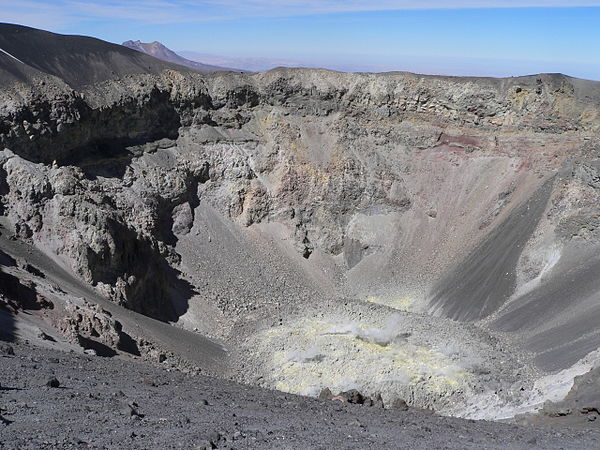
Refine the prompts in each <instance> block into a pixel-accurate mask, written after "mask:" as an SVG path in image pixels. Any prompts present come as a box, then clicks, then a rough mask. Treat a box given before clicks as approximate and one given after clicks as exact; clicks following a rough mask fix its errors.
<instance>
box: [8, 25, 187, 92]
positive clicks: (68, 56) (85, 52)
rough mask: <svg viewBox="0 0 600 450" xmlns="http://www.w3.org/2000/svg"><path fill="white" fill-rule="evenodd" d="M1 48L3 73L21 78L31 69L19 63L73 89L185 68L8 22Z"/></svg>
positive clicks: (102, 43)
mask: <svg viewBox="0 0 600 450" xmlns="http://www.w3.org/2000/svg"><path fill="white" fill-rule="evenodd" d="M0 49H2V50H3V52H0V54H1V56H0V57H1V58H2V61H0V64H1V68H2V71H3V72H9V73H12V74H13V75H14V76H16V77H17V78H20V77H19V76H18V75H17V74H18V73H19V72H21V71H25V72H26V71H30V70H31V69H28V68H22V67H21V65H20V64H19V63H22V64H24V65H25V66H30V67H31V68H33V69H36V70H39V71H41V72H43V73H47V74H49V75H53V76H56V77H58V78H60V79H61V80H63V81H64V82H66V83H67V84H68V85H69V86H71V87H73V88H79V87H81V86H84V85H89V84H94V83H100V82H103V81H106V80H114V79H118V78H120V77H122V76H125V75H130V74H143V73H144V74H148V73H154V74H157V73H160V72H162V71H163V70H165V69H168V68H171V69H178V70H185V69H182V68H181V67H179V66H177V65H175V64H170V63H168V62H164V61H160V60H158V59H156V58H152V57H150V56H147V55H144V54H140V53H139V52H135V51H133V50H131V49H128V48H125V47H123V46H121V45H116V44H111V43H109V42H105V41H101V40H100V39H95V38H91V37H87V36H67V35H61V34H56V33H50V32H48V31H43V30H38V29H35V28H29V27H25V26H22V25H15V24H8V23H0ZM9 55H11V56H12V58H11V57H10V56H9Z"/></svg>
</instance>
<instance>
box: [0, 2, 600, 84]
mask: <svg viewBox="0 0 600 450" xmlns="http://www.w3.org/2000/svg"><path fill="white" fill-rule="evenodd" d="M0 6H1V7H2V8H3V16H2V20H3V21H6V22H13V23H20V24H23V25H28V26H33V27H38V28H43V29H47V30H49V31H54V32H58V33H65V34H82V35H89V36H94V37H98V38H100V39H104V40H107V41H110V42H114V43H119V44H120V43H121V42H123V41H126V40H130V39H131V40H141V41H143V42H152V41H159V42H161V43H163V44H164V45H165V46H167V47H169V48H170V49H172V50H174V51H176V52H178V53H182V54H183V56H186V54H187V55H188V56H187V57H189V55H190V54H192V53H199V54H204V55H214V56H215V57H219V58H221V59H224V60H226V59H229V60H232V62H235V60H236V59H239V58H246V59H248V58H249V59H254V60H262V63H264V64H267V65H268V62H269V61H270V60H275V61H284V62H287V63H289V64H281V65H299V66H307V67H324V68H330V69H334V70H344V71H369V72H382V71H393V70H398V71H410V72H418V73H424V74H440V75H461V76H496V77H508V76H520V75H529V74H535V73H549V72H560V73H564V74H567V75H570V76H574V77H579V78H587V79H593V80H600V58H599V57H598V56H596V55H597V47H598V44H600V27H599V26H598V24H600V0H598V1H596V0H582V1H562V0H529V1H527V0H523V1H520V0H512V1H511V0H493V1H480V0H447V1H441V0H422V1H416V0H413V1H410V0H399V1H389V0H382V1H370V2H368V1H366V0H350V1H345V2H343V1H341V0H325V1H316V0H308V1H304V2H301V1H296V0H283V1H275V0H250V1H241V0H224V1H221V2H214V1H199V2H189V1H187V0H151V1H130V2H123V1H101V0H97V1H89V2H83V1H75V0H58V1H54V2H46V1H39V0H25V1H23V2H19V3H18V4H14V3H12V2H11V3H9V2H8V1H6V0H0ZM193 59H197V58H193ZM202 62H207V63H211V61H202Z"/></svg>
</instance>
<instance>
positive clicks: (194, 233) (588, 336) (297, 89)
mask: <svg viewBox="0 0 600 450" xmlns="http://www.w3.org/2000/svg"><path fill="white" fill-rule="evenodd" d="M107 45H108V44H107ZM2 48H4V47H2ZM5 50H6V51H11V50H12V51H15V49H14V48H8V46H7V48H5ZM11 54H12V52H11ZM15 57H17V58H19V59H20V56H19V55H15ZM0 58H3V59H0V62H1V63H2V78H1V79H2V80H6V82H5V84H6V89H5V90H4V91H3V92H2V93H1V94H0V95H1V96H2V99H1V104H2V108H1V109H0V143H1V144H2V147H4V148H5V150H4V151H3V152H2V156H1V160H0V163H1V177H0V178H1V179H0V189H1V191H0V193H1V194H2V198H3V215H4V218H3V223H4V224H5V228H4V231H3V232H4V233H7V234H10V235H14V236H15V237H16V239H18V240H20V241H23V242H26V243H27V244H28V245H33V246H35V247H37V250H36V251H40V252H42V253H43V254H45V255H46V257H47V258H49V260H51V261H53V262H54V264H56V266H57V267H59V268H61V270H63V271H66V272H68V273H70V274H71V275H72V276H74V277H77V278H78V279H79V280H80V281H81V282H84V283H85V284H87V285H88V286H91V287H93V288H94V289H95V295H98V296H103V297H104V298H107V299H110V300H112V301H113V302H115V303H116V304H117V305H120V306H122V307H125V308H127V309H129V310H132V311H134V312H136V313H140V314H142V315H144V316H149V317H152V318H154V319H157V320H159V321H164V322H171V323H173V324H175V326H176V327H182V328H185V329H188V330H190V331H195V333H190V334H189V336H192V337H194V335H197V334H198V333H200V335H204V336H208V337H211V338H213V339H217V340H223V341H225V342H226V345H227V346H228V348H229V350H230V356H229V358H228V360H227V367H226V368H225V369H218V370H219V371H220V374H221V375H225V376H229V377H232V378H235V379H240V380H243V381H246V382H249V383H255V384H260V385H263V386H267V387H276V388H279V389H283V390H287V391H291V392H296V393H302V394H310V395H314V394H318V392H319V390H320V389H321V388H323V387H330V388H331V389H332V390H334V389H338V390H343V389H348V388H351V387H356V388H359V389H361V390H363V391H365V392H367V393H369V394H374V393H381V394H382V395H383V397H384V400H385V401H386V402H389V401H391V400H393V399H394V398H396V397H403V398H405V399H406V400H407V401H409V403H411V404H413V405H416V406H420V407H432V408H435V409H438V410H440V411H442V412H444V413H447V414H454V415H460V416H468V417H486V418H506V417H512V416H513V415H515V414H516V413H519V412H525V411H528V410H531V409H535V408H537V407H540V406H541V405H542V404H543V401H544V400H546V399H553V400H558V399H560V398H561V397H562V396H564V395H566V394H567V392H568V391H569V389H570V387H571V385H572V380H573V378H574V377H575V376H577V375H581V374H583V373H585V372H587V371H589V370H591V369H592V368H593V367H594V366H595V364H596V359H595V356H596V355H595V353H593V352H594V351H595V350H596V349H597V348H598V339H599V336H600V328H599V326H598V324H599V323H600V322H599V321H598V320H595V318H596V316H597V314H598V307H597V305H598V296H599V295H600V277H599V276H598V272H597V270H598V260H597V255H598V252H597V249H598V226H597V225H598V213H597V204H598V200H599V199H600V198H599V197H600V182H599V180H600V165H599V164H598V160H599V159H600V139H599V137H598V132H599V129H600V121H599V120H600V119H599V115H598V114H599V111H600V83H595V82H587V81H582V80H574V79H572V78H569V77H566V76H563V75H539V76H531V77H522V78H512V79H464V78H448V77H427V76H418V75H412V74H404V73H390V74H381V75H373V74H343V73H335V72H329V71H319V70H275V71H270V72H267V73H260V74H252V75H250V74H216V75H200V74H195V73H191V72H181V71H176V70H172V68H167V69H165V70H164V71H158V70H157V72H156V73H155V72H154V71H146V70H145V69H144V70H142V68H139V67H138V68H136V69H135V70H137V71H138V72H137V73H136V72H135V70H134V69H132V70H133V72H131V71H125V72H123V73H115V74H112V75H110V76H109V77H108V78H106V77H104V78H103V80H102V81H101V82H97V81H96V78H94V77H93V76H92V77H91V78H90V77H88V78H86V79H85V80H83V81H78V82H77V83H74V82H73V79H72V77H71V74H70V71H69V70H66V72H64V71H63V70H62V69H63V68H62V67H61V68H60V70H55V69H56V67H57V66H55V65H53V66H52V67H46V66H44V65H42V64H41V63H38V62H37V61H29V62H28V61H17V60H15V59H14V58H11V57H10V56H2V55H0ZM135 58H137V56H136V57H135ZM135 58H134V59H135ZM59 60H60V58H59ZM29 63H31V64H29ZM90 64H91V63H90ZM22 66H24V67H22ZM126 67H133V66H129V65H126ZM15 71H20V72H19V74H23V73H25V75H23V76H14V73H16V72H15ZM92 72H93V71H92ZM100 72H102V71H100ZM11 74H12V75H11ZM70 77H71V78H70ZM74 89H76V90H74ZM5 251H6V252H7V253H10V251H9V250H5ZM11 270H12V269H11ZM48 270H50V269H48ZM57 270H58V269H57ZM69 293H71V292H70V291H69ZM73 295H75V294H73ZM79 295H81V294H79ZM59 297H60V296H57V298H55V301H56V302H59V301H60V298H59ZM88 297H90V295H86V298H88ZM88 300H92V301H94V302H96V299H95V297H94V298H88ZM112 311H113V313H114V314H117V315H120V314H125V313H124V312H123V311H122V309H119V308H117V307H115V308H114V309H113V310H112ZM123 317H125V316H123ZM132 320H134V319H132ZM148 326H149V327H153V326H154V325H151V324H150V322H149V325H148ZM157 327H158V326H157ZM125 328H126V329H125V331H127V332H128V333H130V334H131V335H132V336H133V338H134V339H135V338H136V337H138V336H136V335H135V334H136V333H135V331H134V330H131V329H129V328H127V327H125ZM133 328H134V327H133ZM157 329H158V328H157ZM150 334H151V333H150ZM185 336H188V335H186V334H183V335H182V339H188V337H185ZM200 337H201V336H199V337H198V339H199V338H200ZM190 339H192V338H191V337H190ZM194 339H195V337H194ZM157 341H160V338H158V337H157ZM190 342H191V341H190ZM159 343H160V342H159ZM190 345H193V344H190ZM196 345H199V346H203V348H204V347H210V346H211V344H210V343H209V342H208V341H202V340H199V341H196ZM172 350H173V351H177V349H172ZM217 353H218V352H217V351H216V350H215V351H214V352H212V353H211V352H208V354H211V355H215V354H217ZM201 354H202V352H200V355H201ZM187 356H188V357H189V355H187ZM197 357H198V358H200V356H198V355H197ZM223 358H225V356H223ZM200 359H201V358H200ZM200 359H198V360H197V361H195V362H196V363H197V364H200V365H202V361H201V360H200ZM215 370H217V369H215Z"/></svg>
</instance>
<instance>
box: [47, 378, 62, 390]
mask: <svg viewBox="0 0 600 450" xmlns="http://www.w3.org/2000/svg"><path fill="white" fill-rule="evenodd" d="M46 386H48V387H51V388H57V387H60V381H58V380H57V379H56V378H54V377H53V378H50V379H49V380H48V381H47V382H46Z"/></svg>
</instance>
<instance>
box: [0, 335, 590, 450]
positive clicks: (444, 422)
mask: <svg viewBox="0 0 600 450" xmlns="http://www.w3.org/2000/svg"><path fill="white" fill-rule="evenodd" d="M10 347H11V348H12V349H13V350H14V355H11V354H9V353H11V352H10V351H9V349H8V345H7V344H2V347H1V348H2V352H1V356H0V384H1V385H2V388H1V390H0V407H1V408H2V412H1V414H2V420H1V424H0V448H2V449H13V448H14V449H17V448H19V449H25V448H29V449H39V448H302V449H306V448H450V449H459V448H460V449H463V448H498V449H500V448H502V449H506V448H544V449H548V448H563V449H571V448H572V449H580V448H597V447H598V445H600V434H599V433H598V432H596V431H574V430H547V429H543V428H535V427H520V426H517V425H508V424H501V423H493V422H483V421H481V422H477V421H470V420H460V419H453V418H446V417H438V416H435V415H432V414H430V413H428V412H423V411H417V410H409V411H401V410H382V409H376V408H369V407H366V406H359V405H350V404H342V403H338V402H332V401H326V400H317V399H312V398H307V397H300V396H295V395H291V394H284V393H280V392H275V391H268V390H263V389H260V388H253V387H247V386H242V385H239V384H235V383H232V382H227V381H223V380H219V379H214V378H209V377H204V376H200V375H196V376H192V375H185V374H182V373H179V372H173V371H171V372H170V371H167V370H164V369H162V368H160V367H154V366H151V365H148V364H146V363H141V362H139V361H129V360H125V359H119V358H100V357H94V356H85V355H77V354H74V353H65V352H58V351H52V350H41V349H39V348H35V347H32V346H30V345H27V344H22V343H19V344H10ZM53 378H55V379H56V380H58V382H59V383H60V386H59V387H50V386H48V385H47V383H48V381H49V380H51V379H53Z"/></svg>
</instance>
